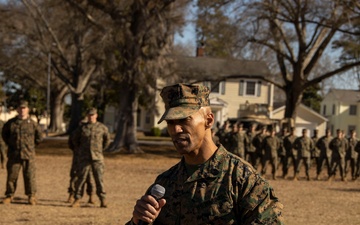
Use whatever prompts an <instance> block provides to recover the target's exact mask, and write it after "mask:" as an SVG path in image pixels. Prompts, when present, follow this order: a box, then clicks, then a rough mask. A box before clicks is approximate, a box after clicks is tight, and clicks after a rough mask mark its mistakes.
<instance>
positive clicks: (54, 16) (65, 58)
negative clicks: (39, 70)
mask: <svg viewBox="0 0 360 225" xmlns="http://www.w3.org/2000/svg"><path fill="white" fill-rule="evenodd" d="M22 2H23V4H24V5H25V6H26V8H27V12H28V14H29V16H30V17H31V19H32V20H33V21H34V23H35V24H36V29H37V30H38V36H37V37H36V38H37V40H38V41H39V42H41V43H42V44H43V45H44V46H47V48H48V51H51V53H52V58H51V65H52V68H53V70H54V74H55V76H57V77H58V78H59V79H60V80H61V81H62V82H63V83H64V84H66V86H67V88H68V89H69V91H70V93H71V97H72V98H71V99H72V103H71V118H70V124H69V127H68V132H71V131H73V130H74V129H75V128H76V127H77V126H78V124H79V122H80V120H81V119H82V111H83V100H84V93H85V91H86V89H87V88H88V86H89V84H90V83H91V81H92V80H94V79H95V78H96V77H97V76H99V75H100V73H99V72H98V71H99V68H100V65H101V62H102V56H103V54H102V47H103V46H102V41H103V40H104V39H105V34H104V32H103V31H102V30H99V29H97V27H94V26H93V24H92V23H91V22H90V21H88V20H86V19H84V18H83V15H82V13H81V12H79V11H78V10H74V8H73V6H71V5H69V4H67V3H65V4H64V2H63V1H41V2H35V1H33V0H22ZM93 16H94V18H97V19H98V21H100V22H104V20H103V17H102V15H100V14H96V12H94V14H93ZM95 16H96V17H95Z"/></svg>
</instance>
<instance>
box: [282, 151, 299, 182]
mask: <svg viewBox="0 0 360 225" xmlns="http://www.w3.org/2000/svg"><path fill="white" fill-rule="evenodd" d="M291 164H292V165H293V166H294V175H295V173H296V159H295V157H294V155H288V154H287V155H286V156H285V158H284V160H283V168H282V169H283V176H284V177H285V176H286V175H287V174H288V171H289V167H290V166H291Z"/></svg>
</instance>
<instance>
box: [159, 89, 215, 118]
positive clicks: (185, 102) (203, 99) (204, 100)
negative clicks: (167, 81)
mask: <svg viewBox="0 0 360 225" xmlns="http://www.w3.org/2000/svg"><path fill="white" fill-rule="evenodd" d="M209 94H210V90H209V88H208V87H206V86H203V85H191V84H176V85H173V86H167V87H164V88H163V90H162V91H161V93H160V96H161V97H162V99H163V101H164V103H165V112H164V114H163V115H162V117H161V119H160V120H159V122H158V124H159V123H161V122H162V121H163V120H175V119H184V118H186V117H188V116H190V115H191V114H193V113H195V112H197V111H198V110H199V109H200V108H201V107H203V106H210V100H209Z"/></svg>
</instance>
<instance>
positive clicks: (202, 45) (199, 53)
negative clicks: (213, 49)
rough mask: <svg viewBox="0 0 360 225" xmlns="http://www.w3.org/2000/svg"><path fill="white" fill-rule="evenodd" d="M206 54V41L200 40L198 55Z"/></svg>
mask: <svg viewBox="0 0 360 225" xmlns="http://www.w3.org/2000/svg"><path fill="white" fill-rule="evenodd" d="M203 56H205V43H204V42H202V41H199V43H198V46H197V47H196V57H203Z"/></svg>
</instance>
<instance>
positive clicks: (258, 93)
mask: <svg viewBox="0 0 360 225" xmlns="http://www.w3.org/2000/svg"><path fill="white" fill-rule="evenodd" d="M257 96H258V97H260V96H261V81H258V83H257Z"/></svg>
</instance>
